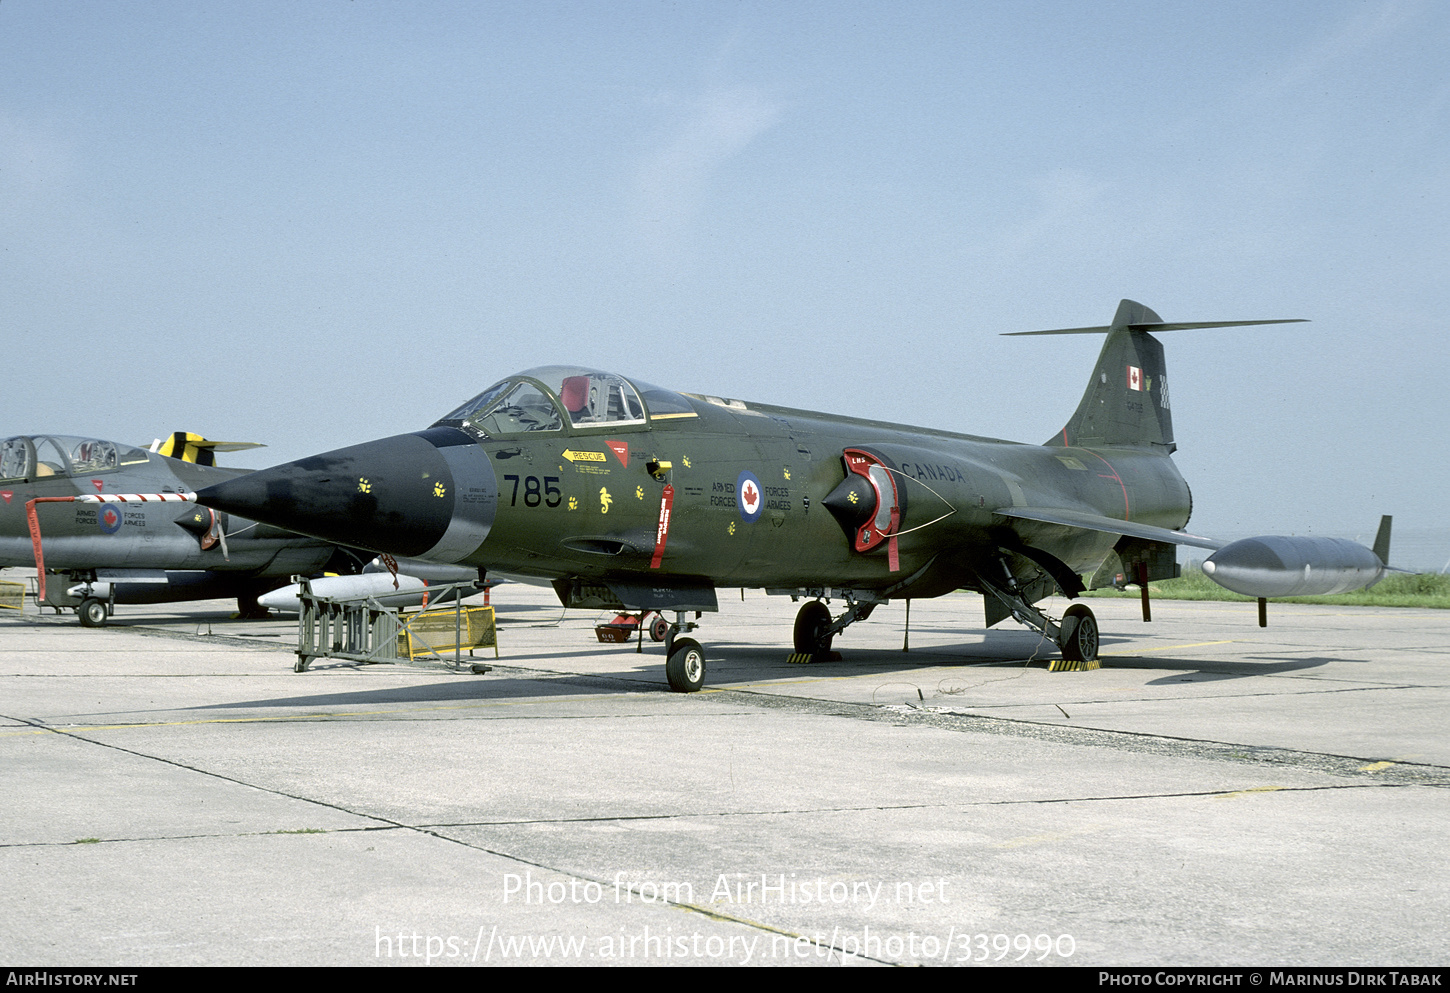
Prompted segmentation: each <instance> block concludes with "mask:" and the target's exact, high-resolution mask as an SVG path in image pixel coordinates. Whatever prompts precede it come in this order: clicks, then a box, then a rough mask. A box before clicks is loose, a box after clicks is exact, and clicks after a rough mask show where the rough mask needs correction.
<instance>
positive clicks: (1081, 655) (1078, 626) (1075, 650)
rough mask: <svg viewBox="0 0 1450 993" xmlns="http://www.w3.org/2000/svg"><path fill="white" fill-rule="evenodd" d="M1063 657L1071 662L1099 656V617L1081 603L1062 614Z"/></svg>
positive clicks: (1085, 660)
mask: <svg viewBox="0 0 1450 993" xmlns="http://www.w3.org/2000/svg"><path fill="white" fill-rule="evenodd" d="M1061 631H1062V645H1061V648H1062V657H1063V658H1064V659H1066V660H1067V661H1069V662H1092V661H1093V660H1095V659H1096V658H1097V657H1098V619H1097V618H1096V617H1094V616H1093V612H1092V611H1091V610H1088V609H1087V607H1084V606H1083V605H1082V604H1080V603H1075V604H1073V605H1072V606H1071V607H1068V608H1067V613H1065V614H1063V615H1062V627H1061Z"/></svg>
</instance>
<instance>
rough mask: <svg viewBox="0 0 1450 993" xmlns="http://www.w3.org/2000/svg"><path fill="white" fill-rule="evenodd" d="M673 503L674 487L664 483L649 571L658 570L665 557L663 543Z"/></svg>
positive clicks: (668, 533)
mask: <svg viewBox="0 0 1450 993" xmlns="http://www.w3.org/2000/svg"><path fill="white" fill-rule="evenodd" d="M674 502H675V487H674V485H673V484H672V483H666V484H665V491H664V493H663V494H662V495H661V496H660V523H659V527H657V528H656V529H655V554H654V558H652V559H650V562H649V567H650V568H651V569H658V568H659V567H660V561H661V560H662V559H663V558H664V557H665V541H666V539H668V538H669V536H670V508H671V507H672V506H673V505H674Z"/></svg>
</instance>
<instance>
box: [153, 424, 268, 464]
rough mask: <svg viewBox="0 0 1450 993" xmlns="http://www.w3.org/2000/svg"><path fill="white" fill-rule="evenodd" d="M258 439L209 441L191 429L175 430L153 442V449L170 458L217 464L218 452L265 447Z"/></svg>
mask: <svg viewBox="0 0 1450 993" xmlns="http://www.w3.org/2000/svg"><path fill="white" fill-rule="evenodd" d="M265 447H266V446H265V445H263V444H262V443H260V442H256V441H209V440H208V439H206V438H203V437H202V436H201V435H199V434H192V433H191V432H189V431H173V432H172V433H171V434H170V435H168V436H167V437H166V438H165V439H162V438H157V439H156V440H155V441H153V442H152V443H151V451H153V452H155V453H156V454H158V455H165V456H167V457H168V458H173V459H180V460H181V461H183V462H195V463H196V464H197V465H216V453H217V452H240V451H242V450H244V449H247V448H265Z"/></svg>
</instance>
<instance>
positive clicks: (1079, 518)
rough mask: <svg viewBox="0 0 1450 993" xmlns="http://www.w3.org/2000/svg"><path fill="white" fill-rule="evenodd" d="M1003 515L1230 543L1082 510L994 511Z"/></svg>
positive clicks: (1205, 544)
mask: <svg viewBox="0 0 1450 993" xmlns="http://www.w3.org/2000/svg"><path fill="white" fill-rule="evenodd" d="M992 513H994V514H999V515H1001V516H1002V517H1017V518H1020V519H1022V520H1024V521H1041V522H1042V523H1043V524H1061V525H1063V526H1065V527H1070V528H1084V529H1086V530H1088V531H1104V532H1107V533H1108V534H1125V535H1127V536H1128V537H1130V538H1143V539H1145V540H1147V541H1166V542H1169V543H1171V544H1174V545H1193V546H1194V547H1195V548H1213V549H1219V548H1222V547H1223V546H1224V545H1226V544H1228V542H1224V541H1218V540H1216V539H1214V538H1204V537H1202V536H1200V535H1196V534H1189V533H1188V532H1186V531H1173V530H1170V529H1168V528H1159V527H1154V526H1153V525H1151V524H1137V523H1134V522H1133V521H1120V520H1118V519H1117V518H1115V517H1099V516H1098V515H1097V514H1085V513H1083V512H1082V511H1080V510H1043V509H1039V508H1036V507H999V508H998V509H996V510H994V511H992Z"/></svg>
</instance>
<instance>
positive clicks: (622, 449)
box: [605, 441, 629, 469]
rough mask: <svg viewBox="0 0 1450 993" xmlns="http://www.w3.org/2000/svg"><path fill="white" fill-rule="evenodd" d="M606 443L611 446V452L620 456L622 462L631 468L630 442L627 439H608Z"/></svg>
mask: <svg viewBox="0 0 1450 993" xmlns="http://www.w3.org/2000/svg"><path fill="white" fill-rule="evenodd" d="M605 444H606V445H608V446H609V450H610V451H611V452H613V453H614V454H615V455H617V456H619V461H620V463H621V464H622V465H623V466H624V467H625V468H626V469H628V468H629V442H627V441H606V442H605Z"/></svg>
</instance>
